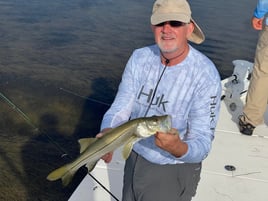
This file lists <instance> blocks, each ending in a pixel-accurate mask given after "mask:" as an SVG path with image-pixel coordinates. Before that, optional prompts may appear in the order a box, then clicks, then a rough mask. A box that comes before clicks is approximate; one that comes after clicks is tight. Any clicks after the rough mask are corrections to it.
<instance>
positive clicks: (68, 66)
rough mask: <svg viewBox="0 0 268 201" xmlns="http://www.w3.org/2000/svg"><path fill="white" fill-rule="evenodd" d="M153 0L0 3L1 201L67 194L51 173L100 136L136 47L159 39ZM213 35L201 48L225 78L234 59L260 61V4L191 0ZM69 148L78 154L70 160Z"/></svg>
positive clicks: (60, 200) (53, 199)
mask: <svg viewBox="0 0 268 201" xmlns="http://www.w3.org/2000/svg"><path fill="white" fill-rule="evenodd" d="M152 4H153V0H95V1H93V0H45V1H43V0H27V1H25V0H9V1H4V0H0V19H1V21H0V36H1V40H0V92H1V95H2V96H1V97H0V167H1V171H0V200H3V201H4V200H7V201H35V200H36V201H41V200H42V201H44V200H49V201H64V200H67V199H68V197H69V196H70V194H71V193H72V191H73V190H74V188H75V187H76V185H77V184H78V183H79V181H80V180H81V178H82V177H83V176H84V175H85V171H84V169H81V170H80V171H79V173H78V174H77V175H76V177H75V178H74V182H72V184H71V185H69V186H68V187H66V188H63V187H62V186H61V183H60V182H48V181H46V176H47V174H48V173H49V172H50V171H51V170H53V169H54V168H56V167H59V166H60V165H62V164H64V163H66V162H68V161H70V158H73V157H75V156H76V155H77V154H78V152H79V147H78V144H77V139H78V138H81V137H86V136H94V135H95V134H96V133H97V132H98V129H99V124H100V121H101V117H102V115H103V113H104V112H105V111H106V110H107V105H106V104H102V103H99V102H98V101H102V102H104V103H108V104H109V103H111V102H112V100H113V97H114V95H115V93H116V89H117V86H118V83H119V81H120V76H121V74H122V71H123V69H124V66H125V63H126V62H127V60H128V57H129V56H130V54H131V52H132V51H133V49H135V48H139V47H142V46H145V45H149V44H152V43H153V42H154V40H153V35H152V33H151V30H150V21H149V17H150V12H151V7H152ZM190 4H191V5H192V11H193V17H194V19H195V20H196V21H197V22H198V24H199V25H200V26H201V27H202V29H203V31H204V33H205V34H206V41H205V42H204V43H203V44H202V45H199V46H196V45H194V47H196V48H197V49H199V50H200V51H202V52H203V53H205V54H206V55H207V56H208V57H209V58H211V59H212V61H213V62H214V63H215V64H216V66H217V68H218V70H219V72H220V74H221V77H222V78H225V77H227V76H229V75H231V73H232V69H233V66H232V63H231V62H232V61H233V60H235V59H245V60H248V61H253V58H254V51H255V46H256V41H257V36H258V35H257V34H258V33H257V32H256V31H254V30H253V29H252V28H251V25H250V19H251V16H252V12H253V9H254V6H255V1H247V2H245V1H243V0H237V1H233V0H217V1H215V0H191V1H190ZM64 153H68V154H69V156H70V157H66V156H65V157H62V155H63V154H64Z"/></svg>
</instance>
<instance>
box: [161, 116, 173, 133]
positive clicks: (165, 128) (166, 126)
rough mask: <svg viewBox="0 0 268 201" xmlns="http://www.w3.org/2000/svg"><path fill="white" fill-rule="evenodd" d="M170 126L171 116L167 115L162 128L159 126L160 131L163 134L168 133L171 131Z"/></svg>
mask: <svg viewBox="0 0 268 201" xmlns="http://www.w3.org/2000/svg"><path fill="white" fill-rule="evenodd" d="M171 124H172V120H171V116H170V115H167V116H166V118H165V121H164V122H163V124H162V126H161V130H162V131H164V132H168V131H170V130H171Z"/></svg>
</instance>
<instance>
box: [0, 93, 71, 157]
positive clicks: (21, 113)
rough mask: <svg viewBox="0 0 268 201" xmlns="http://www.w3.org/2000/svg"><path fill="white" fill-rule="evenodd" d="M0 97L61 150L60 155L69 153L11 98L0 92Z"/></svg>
mask: <svg viewBox="0 0 268 201" xmlns="http://www.w3.org/2000/svg"><path fill="white" fill-rule="evenodd" d="M0 97H1V98H2V99H3V100H4V101H6V103H8V105H9V106H11V108H12V109H13V110H14V111H16V112H17V113H18V114H19V115H20V116H21V117H22V118H23V119H24V120H25V121H26V122H27V123H28V124H29V125H30V126H31V127H32V128H33V129H34V131H38V132H39V133H40V134H44V135H45V136H46V137H47V138H48V139H49V141H50V142H51V143H53V144H54V145H55V146H56V147H57V148H58V149H59V150H60V151H61V152H62V155H61V157H64V156H69V154H67V152H66V151H65V150H64V149H63V148H62V147H61V146H60V145H59V144H57V143H56V142H55V141H54V140H53V138H51V137H50V136H49V135H48V134H46V132H43V131H41V130H40V129H39V128H38V127H37V126H35V125H34V124H33V123H32V121H31V119H30V118H29V117H28V116H27V115H26V114H25V113H24V112H23V111H22V110H21V109H20V108H19V107H17V106H16V105H15V104H14V103H13V102H12V101H11V100H9V99H8V98H7V97H6V96H5V95H4V94H2V93H1V92H0Z"/></svg>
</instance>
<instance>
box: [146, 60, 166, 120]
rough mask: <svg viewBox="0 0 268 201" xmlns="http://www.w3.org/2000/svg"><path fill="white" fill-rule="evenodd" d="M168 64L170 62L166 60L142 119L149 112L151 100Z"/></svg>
mask: <svg viewBox="0 0 268 201" xmlns="http://www.w3.org/2000/svg"><path fill="white" fill-rule="evenodd" d="M169 62H170V60H169V59H166V61H165V63H166V64H165V67H164V69H163V70H162V72H161V75H160V77H159V79H158V81H157V83H156V85H155V88H154V92H153V96H152V98H151V100H150V103H149V105H148V107H147V110H146V112H145V114H144V117H146V116H147V114H148V112H149V110H150V108H151V106H152V103H153V100H154V97H155V94H156V90H157V88H158V85H159V83H160V81H161V78H162V76H163V75H164V72H165V71H166V69H167V65H168V64H169Z"/></svg>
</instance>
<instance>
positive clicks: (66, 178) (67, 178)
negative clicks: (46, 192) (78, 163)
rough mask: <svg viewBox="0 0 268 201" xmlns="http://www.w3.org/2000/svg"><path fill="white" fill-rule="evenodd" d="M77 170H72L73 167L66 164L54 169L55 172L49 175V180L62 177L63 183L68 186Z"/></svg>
mask: <svg viewBox="0 0 268 201" xmlns="http://www.w3.org/2000/svg"><path fill="white" fill-rule="evenodd" d="M75 172H76V171H75V170H72V168H70V167H69V165H64V166H62V167H60V168H58V169H56V170H54V171H53V172H51V173H50V174H49V175H48V176H47V180H49V181H55V180H57V179H61V180H62V184H63V185H64V186H67V185H68V184H69V183H70V182H71V180H72V178H73V176H74V174H75Z"/></svg>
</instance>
